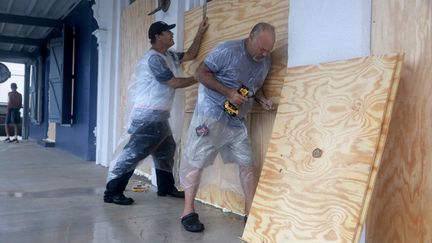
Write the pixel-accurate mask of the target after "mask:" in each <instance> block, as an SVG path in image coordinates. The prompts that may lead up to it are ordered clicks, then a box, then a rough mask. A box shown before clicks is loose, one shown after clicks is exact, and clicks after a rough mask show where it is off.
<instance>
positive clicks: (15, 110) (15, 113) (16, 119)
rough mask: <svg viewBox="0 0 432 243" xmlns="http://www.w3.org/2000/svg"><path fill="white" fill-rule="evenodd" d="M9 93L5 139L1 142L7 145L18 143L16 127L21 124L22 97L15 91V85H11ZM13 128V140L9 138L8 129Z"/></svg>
mask: <svg viewBox="0 0 432 243" xmlns="http://www.w3.org/2000/svg"><path fill="white" fill-rule="evenodd" d="M10 87H11V90H12V91H11V92H9V93H8V104H7V114H6V122H5V132H6V139H5V140H3V141H4V142H7V143H18V125H19V124H20V123H21V114H20V109H21V108H22V95H21V94H20V93H19V92H18V91H17V89H18V87H17V84H16V83H11V86H10ZM10 126H12V127H13V128H14V135H15V136H14V138H12V139H11V138H10V136H9V127H10Z"/></svg>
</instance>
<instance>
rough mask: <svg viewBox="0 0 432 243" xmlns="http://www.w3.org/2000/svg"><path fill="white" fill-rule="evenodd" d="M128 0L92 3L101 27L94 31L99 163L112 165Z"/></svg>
mask: <svg viewBox="0 0 432 243" xmlns="http://www.w3.org/2000/svg"><path fill="white" fill-rule="evenodd" d="M127 3H128V1H127V0H122V1H120V2H119V1H117V0H97V1H96V4H95V5H93V11H94V16H95V18H96V20H97V22H98V25H99V29H97V30H96V31H94V33H93V34H94V35H95V36H96V38H97V42H98V81H97V82H98V90H97V96H98V97H97V118H96V119H97V121H96V127H95V134H96V164H100V165H103V166H109V163H110V162H111V160H112V156H113V152H114V149H115V148H114V144H115V143H114V141H115V140H116V139H117V138H116V137H115V126H116V120H117V119H116V114H117V106H116V101H117V99H118V92H117V89H118V87H117V86H118V74H119V67H118V65H119V57H120V55H119V52H120V43H119V42H120V37H119V35H120V15H121V10H122V9H123V7H124V6H127Z"/></svg>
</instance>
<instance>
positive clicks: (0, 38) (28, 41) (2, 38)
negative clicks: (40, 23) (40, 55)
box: [0, 35, 45, 46]
mask: <svg viewBox="0 0 432 243" xmlns="http://www.w3.org/2000/svg"><path fill="white" fill-rule="evenodd" d="M44 41H45V40H44V39H32V38H23V37H15V36H6V35H0V42H4V43H12V44H23V45H30V46H41V45H42V44H43V43H44Z"/></svg>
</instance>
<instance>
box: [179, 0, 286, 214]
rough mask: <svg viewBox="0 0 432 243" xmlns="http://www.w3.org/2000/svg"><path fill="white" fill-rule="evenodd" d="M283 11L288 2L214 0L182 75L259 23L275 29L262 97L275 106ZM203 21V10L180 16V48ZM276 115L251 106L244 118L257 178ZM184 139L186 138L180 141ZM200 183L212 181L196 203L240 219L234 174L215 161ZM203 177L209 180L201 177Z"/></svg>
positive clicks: (282, 57) (189, 94)
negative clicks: (197, 49)
mask: <svg viewBox="0 0 432 243" xmlns="http://www.w3.org/2000/svg"><path fill="white" fill-rule="evenodd" d="M288 5H289V1H288V0H284V1H275V0H265V1H246V0H234V1H223V0H213V1H212V2H210V3H209V5H208V13H207V16H208V17H209V23H210V26H209V29H208V31H207V33H206V35H205V37H204V39H203V43H202V46H201V49H200V53H199V56H198V58H197V59H196V60H195V61H192V62H187V63H185V66H184V69H185V73H186V75H193V74H194V73H195V70H196V68H197V67H198V65H199V63H200V62H201V61H202V60H203V59H204V57H205V56H207V54H208V53H209V51H210V50H211V49H212V48H213V47H215V46H216V45H217V44H218V43H219V42H221V41H225V40H232V39H242V38H246V37H247V36H248V34H249V32H250V30H251V28H252V27H253V26H254V25H255V24H256V23H258V22H269V23H271V24H272V25H274V26H275V28H276V43H275V47H274V49H273V53H272V64H273V65H272V69H271V70H270V73H269V75H268V78H267V80H266V82H265V85H264V92H265V93H266V95H267V96H268V97H271V98H272V99H273V101H274V102H275V103H277V102H278V99H279V95H280V91H281V88H282V83H283V80H284V78H285V76H286V66H287V62H288V58H287V38H288ZM201 19H202V8H196V9H193V10H191V11H188V12H186V13H185V43H184V46H185V48H187V47H189V46H190V44H191V43H192V41H193V39H192V38H193V37H194V36H195V33H196V30H197V28H198V25H199V23H200V21H201ZM185 96H186V103H185V111H186V114H185V124H186V126H185V128H184V131H187V129H188V125H189V124H190V119H191V115H192V113H190V112H193V110H194V107H195V101H196V97H197V86H192V87H190V88H187V90H186V95H185ZM275 115H276V113H275V112H265V111H263V110H262V109H261V108H260V107H258V106H255V107H254V108H253V113H252V114H251V115H250V116H249V118H248V120H249V134H250V137H251V141H252V146H253V152H254V155H253V156H254V158H255V160H256V161H255V164H256V166H257V167H258V168H259V170H258V171H257V172H258V173H259V172H260V168H261V167H262V164H263V161H264V156H265V153H266V151H267V145H268V142H269V140H270V134H271V130H272V128H273V122H274V118H275ZM183 137H184V138H185V136H183ZM204 173H205V174H204V175H203V178H205V177H208V176H211V178H212V180H210V182H208V183H203V184H202V185H201V187H200V190H199V191H198V194H197V198H198V199H200V200H202V201H204V202H205V203H209V204H211V205H214V206H217V207H222V208H224V209H226V210H229V211H232V212H235V213H239V214H244V196H243V193H242V190H241V186H240V182H239V179H238V168H237V167H235V166H232V165H223V163H222V161H221V158H220V157H219V156H218V157H217V158H216V161H215V163H214V166H211V167H209V168H207V169H206V170H205V171H204ZM206 173H207V174H208V175H206Z"/></svg>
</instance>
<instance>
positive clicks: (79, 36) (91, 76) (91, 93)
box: [29, 1, 98, 160]
mask: <svg viewBox="0 0 432 243" xmlns="http://www.w3.org/2000/svg"><path fill="white" fill-rule="evenodd" d="M91 5H92V3H91V2H89V1H82V2H81V3H80V4H79V5H78V6H77V7H76V8H75V9H74V10H73V11H72V12H71V13H70V14H69V15H68V16H67V17H66V19H65V22H66V23H67V25H69V26H74V27H75V36H76V37H75V38H76V39H75V48H76V52H75V58H76V60H75V83H74V104H73V109H74V111H73V124H72V126H60V125H58V124H57V127H56V145H55V146H56V147H57V148H60V149H63V150H66V151H68V152H71V153H73V154H75V155H77V156H79V157H81V158H83V159H85V160H95V158H96V145H95V142H96V138H95V135H94V134H93V130H94V128H95V126H96V107H97V104H96V100H97V62H98V60H97V42H96V37H95V36H93V35H92V33H93V31H94V30H96V29H97V23H96V20H95V19H94V18H93V11H92V9H91ZM46 67H49V63H48V62H46ZM47 87H48V74H47V73H46V75H45V91H44V95H45V97H44V109H45V111H44V113H45V114H44V120H43V123H42V124H41V125H31V126H30V132H29V135H30V137H32V138H35V139H42V138H46V134H47V133H46V131H47V127H48V126H47V124H48V114H47V112H46V111H47V110H48V105H47V103H48V101H47V97H48V91H47Z"/></svg>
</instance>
